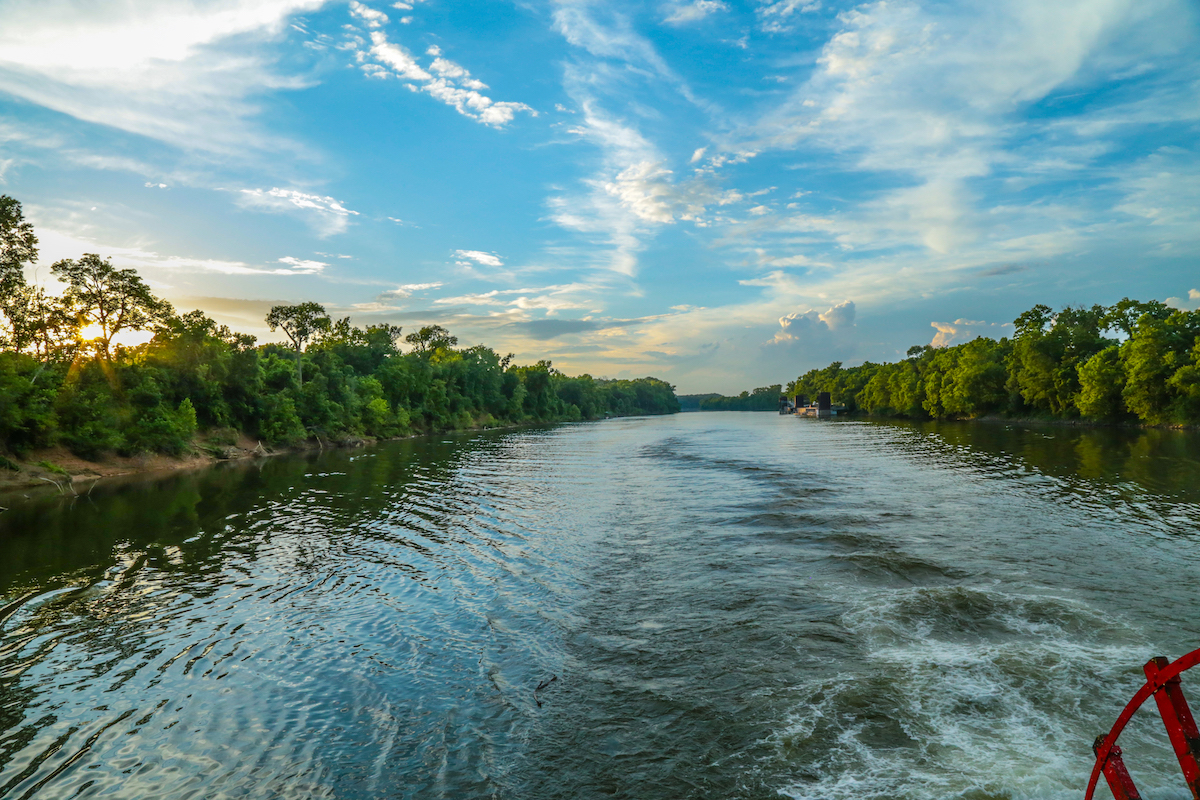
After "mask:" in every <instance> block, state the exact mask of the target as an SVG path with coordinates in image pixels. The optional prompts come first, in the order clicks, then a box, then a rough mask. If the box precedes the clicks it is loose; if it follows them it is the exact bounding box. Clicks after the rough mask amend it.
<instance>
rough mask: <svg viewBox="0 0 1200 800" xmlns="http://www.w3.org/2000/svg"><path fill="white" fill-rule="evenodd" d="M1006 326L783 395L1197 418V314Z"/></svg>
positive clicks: (1101, 311) (897, 405)
mask: <svg viewBox="0 0 1200 800" xmlns="http://www.w3.org/2000/svg"><path fill="white" fill-rule="evenodd" d="M1013 326H1014V335H1013V338H1012V339H1011V340H1009V339H1001V340H1000V341H994V340H991V339H985V338H982V337H981V338H978V339H975V340H974V341H971V342H966V343H965V344H960V345H957V346H954V347H946V348H934V347H930V346H916V347H912V348H909V351H908V358H907V359H904V360H903V361H899V362H896V363H894V364H871V363H865V364H862V365H861V366H858V367H849V368H843V367H842V365H841V364H840V363H836V362H835V363H833V364H830V365H829V366H828V367H826V368H824V369H820V370H810V371H809V372H807V373H805V374H804V375H802V376H800V377H799V378H797V379H796V380H795V381H792V382H791V383H790V384H788V385H787V390H786V391H787V394H788V395H795V394H805V395H808V396H809V397H810V398H812V397H815V396H816V395H817V394H818V393H819V392H823V391H824V392H829V393H830V394H831V395H832V396H833V401H834V402H835V403H841V404H844V405H845V406H846V407H847V409H848V410H851V411H853V410H857V409H861V410H863V411H866V412H868V413H871V414H877V415H881V416H900V417H911V418H916V419H920V418H934V419H963V418H972V417H978V416H982V415H986V414H1000V415H1009V416H1027V415H1041V416H1045V417H1048V418H1057V419H1071V418H1074V417H1079V416H1082V417H1085V418H1087V419H1091V420H1097V421H1105V422H1119V421H1121V420H1126V419H1135V420H1138V421H1140V422H1145V423H1149V424H1152V425H1162V424H1196V423H1200V311H1190V312H1189V311H1177V310H1174V309H1171V308H1168V307H1167V306H1165V305H1163V304H1162V303H1159V302H1157V301H1151V302H1149V303H1142V302H1138V301H1136V300H1130V299H1129V298H1125V299H1124V300H1121V301H1120V302H1119V303H1117V304H1116V305H1114V306H1112V307H1110V308H1104V307H1103V306H1092V307H1091V308H1086V309H1085V308H1064V309H1061V310H1059V311H1057V312H1056V311H1054V310H1053V309H1051V308H1050V307H1048V306H1043V305H1038V306H1034V307H1033V308H1031V309H1030V310H1028V311H1026V312H1025V313H1023V314H1021V315H1020V316H1019V317H1017V319H1016V320H1014V322H1013ZM1118 337H1125V338H1124V340H1123V341H1122V340H1120V338H1118ZM756 391H762V390H756ZM745 396H746V393H745V392H743V397H745ZM708 402H709V401H704V403H706V404H707V403H708ZM702 407H710V406H708V405H702Z"/></svg>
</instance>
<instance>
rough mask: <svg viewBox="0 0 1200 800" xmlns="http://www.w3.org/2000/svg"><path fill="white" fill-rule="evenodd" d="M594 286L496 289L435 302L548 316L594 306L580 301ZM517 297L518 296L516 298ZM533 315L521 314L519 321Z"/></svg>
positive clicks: (444, 304)
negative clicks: (539, 313) (537, 311)
mask: <svg viewBox="0 0 1200 800" xmlns="http://www.w3.org/2000/svg"><path fill="white" fill-rule="evenodd" d="M591 288H592V287H590V286H586V285H583V284H574V283H572V284H564V285H560V286H543V287H540V288H525V289H493V290H492V291H490V292H480V293H476V294H464V295H458V296H456V297H439V298H438V299H437V300H434V301H433V304H434V305H439V306H460V305H467V306H493V307H503V308H507V309H508V311H506V312H505V313H508V314H519V312H524V311H531V310H541V311H544V312H545V313H546V315H547V316H552V315H553V314H555V313H556V312H558V311H566V310H578V309H586V308H588V307H589V305H590V304H588V303H583V302H580V300H579V298H578V295H579V294H580V293H581V292H587V291H589V290H590V289H591ZM514 295H516V297H514ZM522 317H523V318H526V319H527V318H528V317H529V315H519V316H518V318H522Z"/></svg>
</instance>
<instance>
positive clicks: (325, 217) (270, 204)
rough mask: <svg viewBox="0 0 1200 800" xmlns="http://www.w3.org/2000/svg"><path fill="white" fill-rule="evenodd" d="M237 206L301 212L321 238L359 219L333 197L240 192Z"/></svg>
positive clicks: (292, 191)
mask: <svg viewBox="0 0 1200 800" xmlns="http://www.w3.org/2000/svg"><path fill="white" fill-rule="evenodd" d="M238 203H239V205H242V206H245V207H248V208H254V209H256V210H260V211H273V212H294V211H301V212H304V213H305V215H306V218H307V219H308V220H309V223H310V224H311V225H312V226H313V228H314V229H316V230H317V232H318V233H319V234H320V235H322V236H331V235H333V234H335V233H341V232H343V231H344V230H346V227H347V226H348V224H349V221H350V217H352V216H358V212H357V211H352V210H350V209H348V208H346V207H345V206H344V205H342V204H341V203H340V202H339V201H337V200H335V199H333V198H332V197H322V196H321V195H318V194H308V193H306V192H300V191H297V190H295V189H280V188H274V189H265V190H264V189H242V190H240V194H239V197H238Z"/></svg>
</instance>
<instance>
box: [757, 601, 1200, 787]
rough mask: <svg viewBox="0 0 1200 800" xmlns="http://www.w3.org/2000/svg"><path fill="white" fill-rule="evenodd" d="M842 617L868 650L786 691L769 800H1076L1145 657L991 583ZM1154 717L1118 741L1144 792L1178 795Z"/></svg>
mask: <svg viewBox="0 0 1200 800" xmlns="http://www.w3.org/2000/svg"><path fill="white" fill-rule="evenodd" d="M842 622H843V624H844V625H845V627H846V628H847V630H848V631H849V632H850V633H851V635H852V636H853V638H854V639H856V640H857V642H858V643H859V644H860V646H861V648H862V652H863V655H862V658H861V661H860V662H859V663H858V664H855V665H852V666H853V667H854V669H855V671H854V673H853V674H850V673H843V674H841V675H838V676H836V677H834V678H831V679H830V678H826V679H822V680H814V681H813V682H812V683H811V684H807V685H802V686H798V687H796V691H797V692H798V697H799V702H798V703H797V705H796V707H795V709H794V711H793V712H792V714H791V716H790V718H789V719H788V720H787V722H786V725H785V726H784V728H783V729H782V730H781V731H780V732H779V734H778V735H777V736H776V737H774V739H775V744H776V746H777V747H778V751H779V753H780V755H781V757H782V758H784V759H785V760H786V761H787V762H788V763H789V765H790V767H791V771H792V773H793V774H794V775H795V776H796V777H795V779H794V780H792V781H791V782H789V783H788V784H787V785H786V786H784V787H782V788H781V790H780V791H781V794H783V795H785V796H788V797H792V798H795V800H841V798H847V799H848V798H854V799H855V800H868V799H870V798H881V799H882V798H904V800H945V799H947V798H961V800H990V799H991V798H1011V799H1012V800H1017V799H1018V798H1020V799H1022V800H1024V799H1025V798H1029V799H1031V800H1032V799H1033V798H1037V800H1058V799H1059V798H1061V799H1062V800H1066V798H1072V800H1076V799H1077V798H1081V797H1082V795H1083V791H1084V788H1085V786H1086V783H1087V778H1088V774H1089V773H1090V770H1091V767H1092V763H1093V760H1092V755H1091V742H1092V739H1093V738H1094V737H1095V735H1096V734H1098V733H1103V732H1106V731H1107V730H1108V728H1109V727H1110V726H1111V725H1112V723H1113V722H1114V721H1115V719H1116V716H1117V714H1118V713H1119V711H1120V709H1121V708H1122V707H1123V705H1124V704H1125V702H1127V700H1128V699H1129V698H1130V697H1131V696H1132V695H1133V694H1134V692H1136V691H1137V689H1138V687H1139V686H1140V685H1141V683H1142V682H1143V680H1144V678H1143V677H1142V675H1141V670H1140V669H1139V666H1140V665H1141V664H1142V663H1143V662H1144V661H1145V660H1146V658H1147V655H1148V654H1151V655H1152V654H1153V653H1150V650H1151V649H1152V647H1151V646H1150V644H1149V643H1147V642H1146V641H1144V640H1143V639H1142V638H1141V637H1139V636H1138V635H1137V634H1136V633H1135V632H1134V631H1133V630H1132V629H1131V628H1130V627H1128V626H1126V625H1124V624H1122V623H1120V622H1118V621H1114V620H1112V619H1111V618H1109V617H1107V616H1105V615H1102V614H1100V613H1098V612H1096V611H1095V610H1094V609H1091V608H1089V607H1088V606H1087V605H1086V604H1084V603H1081V602H1077V601H1074V600H1069V599H1064V598H1061V597H1056V596H1052V595H1048V594H1046V595H1018V594H1011V593H1007V592H1004V591H1000V590H998V589H994V588H968V587H963V586H945V587H936V588H918V589H902V590H892V591H883V592H878V593H875V594H873V595H871V596H869V597H865V598H861V599H860V600H858V601H857V602H854V603H852V607H851V610H850V611H848V612H847V613H846V614H845V615H844V617H843V620H842ZM1150 714H1152V712H1143V714H1139V715H1138V717H1137V718H1135V720H1134V723H1133V724H1131V726H1130V728H1129V729H1127V732H1126V733H1125V734H1124V735H1123V736H1122V739H1121V743H1122V746H1123V747H1124V748H1125V749H1126V752H1127V753H1128V754H1129V755H1128V756H1127V763H1128V764H1129V765H1130V768H1131V770H1133V771H1134V775H1135V778H1136V779H1137V782H1138V785H1139V788H1142V789H1143V791H1145V792H1147V793H1151V792H1152V793H1153V794H1154V796H1155V797H1156V798H1161V799H1162V800H1168V799H1169V798H1175V797H1178V798H1180V800H1182V798H1186V797H1188V796H1189V795H1188V792H1187V790H1186V787H1184V784H1183V782H1182V776H1181V775H1180V773H1179V768H1178V766H1177V765H1176V764H1175V762H1174V759H1173V757H1172V755H1171V753H1170V750H1169V747H1168V745H1167V741H1166V736H1165V734H1164V733H1163V732H1162V731H1161V723H1160V722H1158V721H1157V719H1154V718H1150V717H1149V715H1150ZM1144 715H1145V716H1146V717H1147V718H1142V717H1143V716H1144ZM1134 755H1136V758H1135V757H1134ZM1107 792H1108V789H1107V788H1106V787H1105V786H1103V784H1102V785H1101V787H1100V788H1099V789H1098V794H1097V796H1098V797H1107V796H1108V795H1107Z"/></svg>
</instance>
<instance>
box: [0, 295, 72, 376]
mask: <svg viewBox="0 0 1200 800" xmlns="http://www.w3.org/2000/svg"><path fill="white" fill-rule="evenodd" d="M3 305H4V312H5V315H6V316H7V317H8V325H9V333H8V336H7V337H6V338H7V340H8V341H7V344H8V345H10V346H11V347H12V349H13V350H14V351H16V352H18V353H20V352H22V351H24V350H26V349H28V348H31V347H32V348H33V349H34V350H35V351H36V352H37V353H38V354H39V355H41V357H42V358H44V359H49V358H50V357H51V355H52V354H54V353H55V352H57V351H61V350H63V349H65V348H66V347H67V346H69V345H70V344H72V343H73V342H75V341H77V340H78V335H79V315H78V314H75V313H73V312H72V310H71V307H70V306H69V305H68V304H67V303H66V302H64V301H63V300H62V299H61V298H57V297H51V296H50V295H48V294H46V290H45V289H43V288H42V287H40V286H30V285H28V284H21V285H19V286H16V287H14V288H13V289H12V290H11V291H10V292H9V293H8V295H7V296H6V297H5V298H4V302H3Z"/></svg>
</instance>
